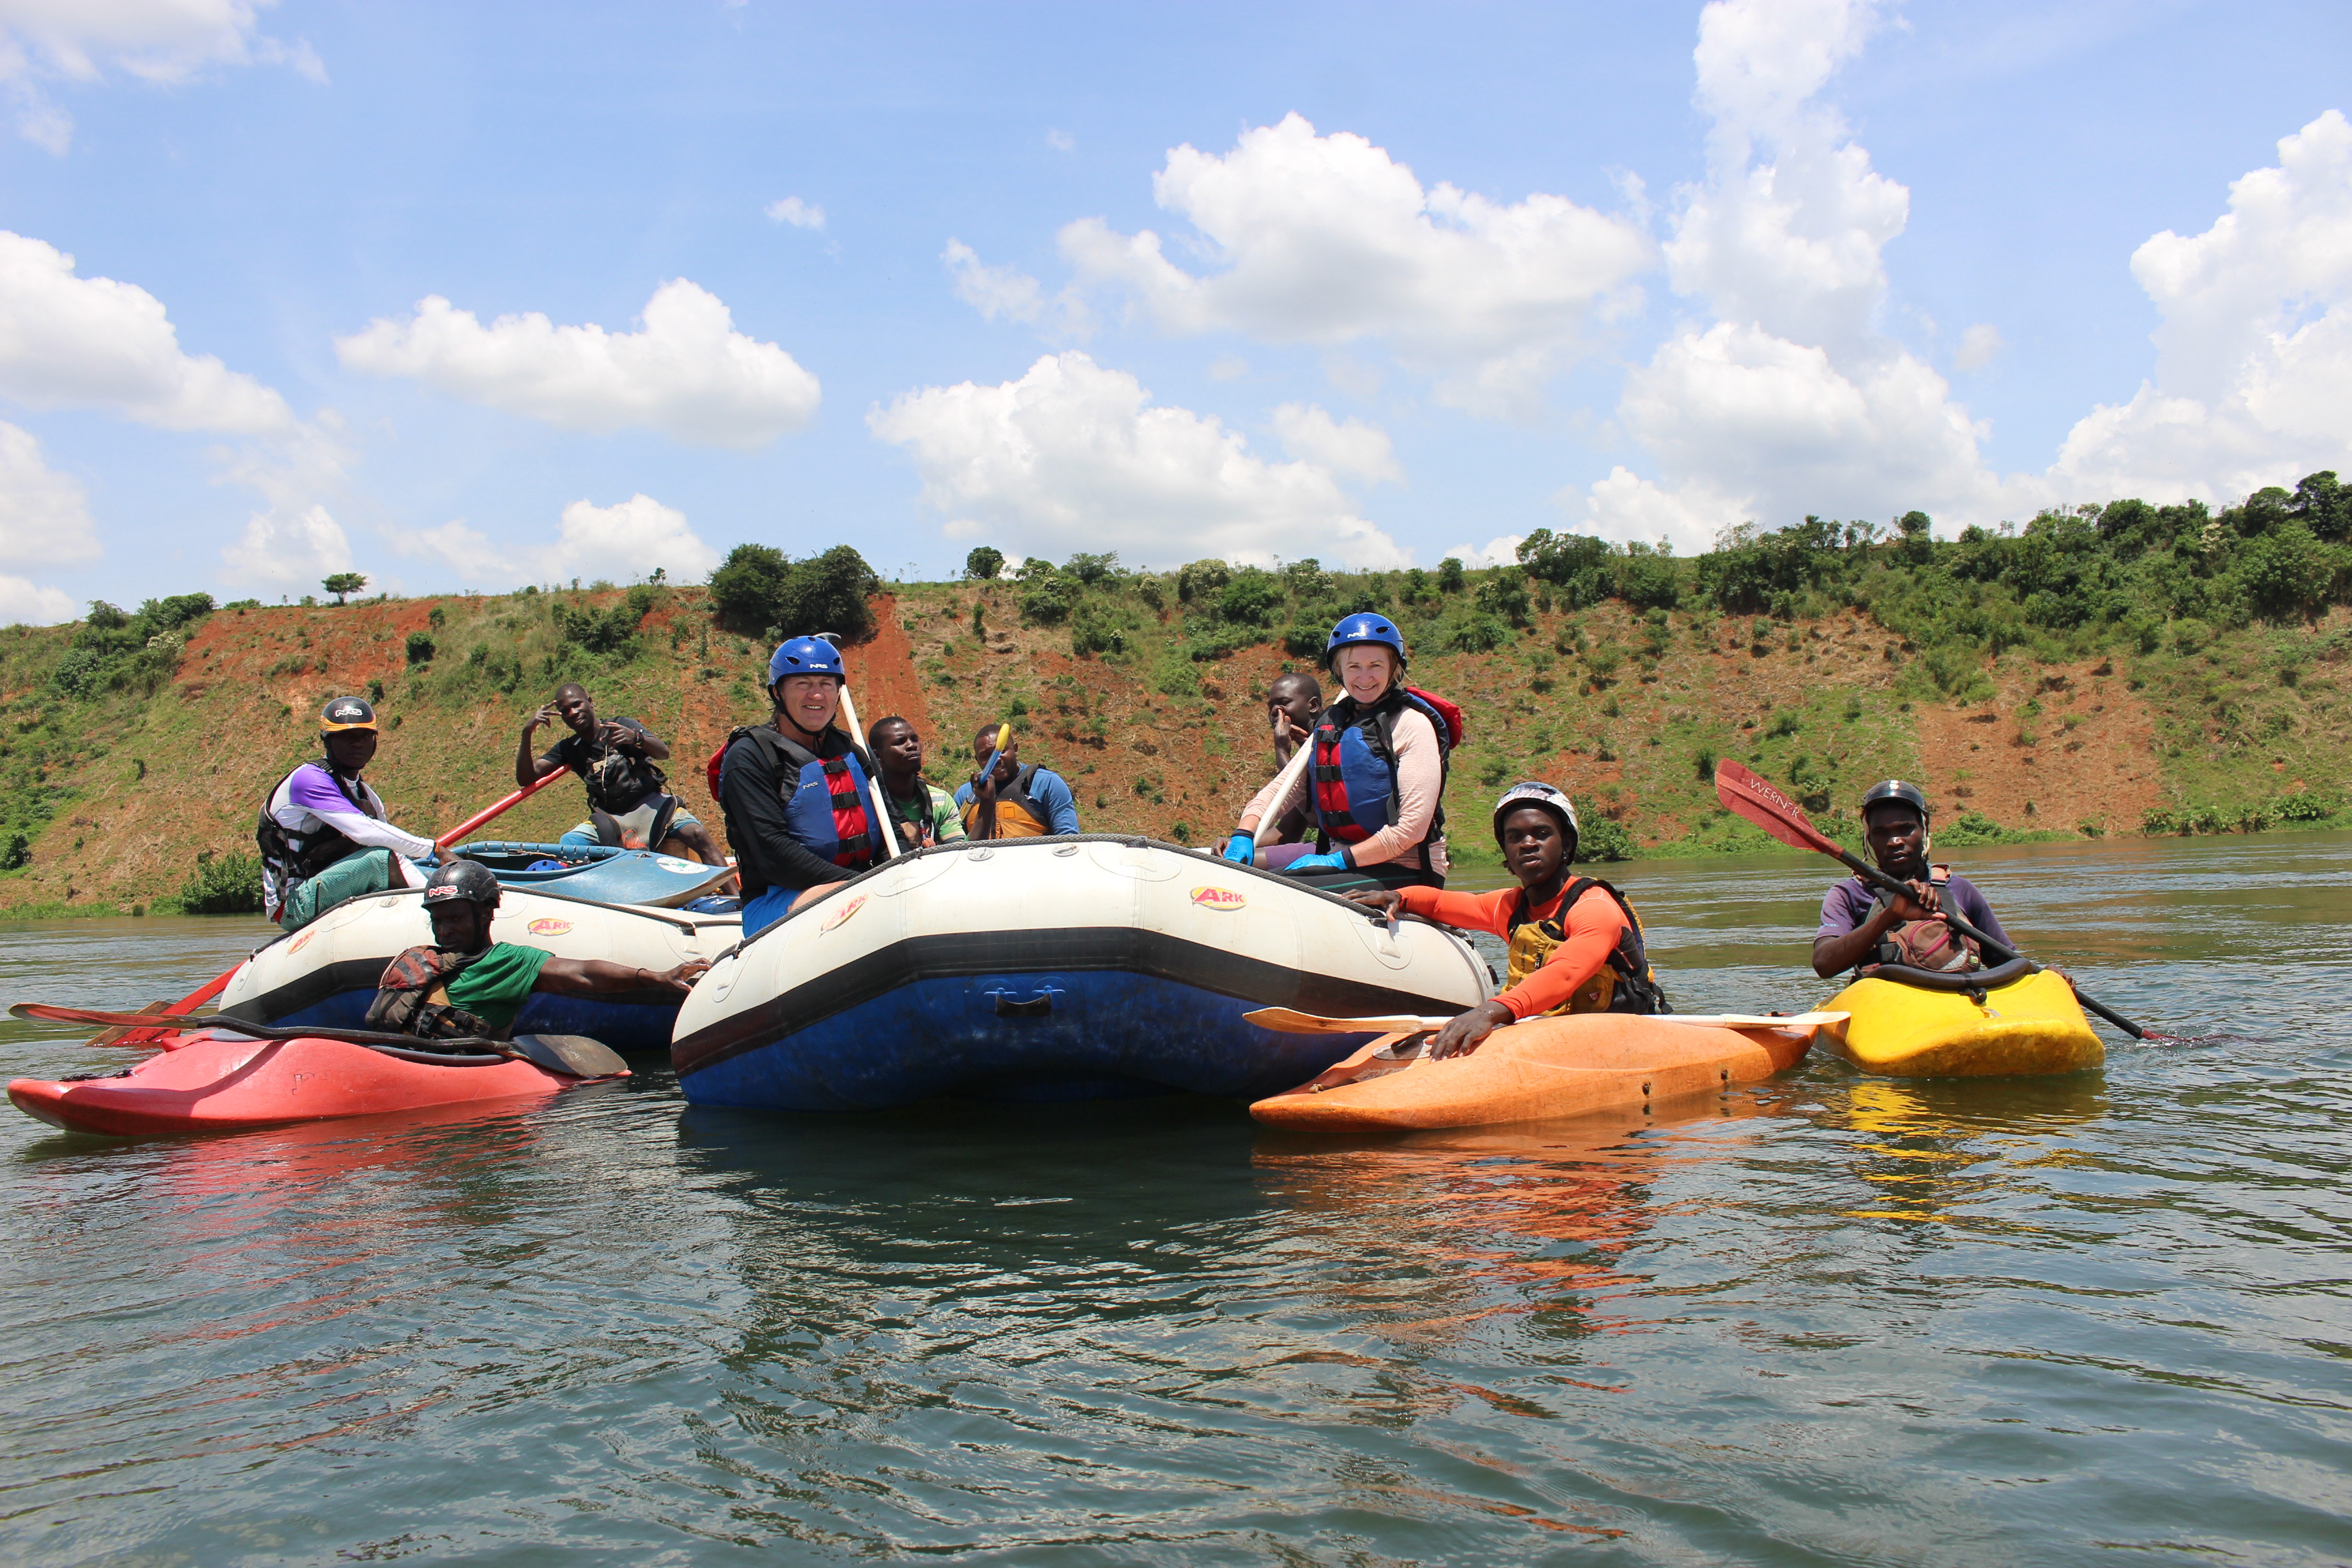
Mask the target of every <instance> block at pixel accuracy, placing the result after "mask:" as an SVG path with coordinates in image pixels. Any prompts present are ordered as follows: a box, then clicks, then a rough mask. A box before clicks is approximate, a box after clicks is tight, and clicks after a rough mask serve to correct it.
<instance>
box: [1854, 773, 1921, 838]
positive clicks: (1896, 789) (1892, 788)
mask: <svg viewBox="0 0 2352 1568" xmlns="http://www.w3.org/2000/svg"><path fill="white" fill-rule="evenodd" d="M1887 800H1899V801H1901V802H1902V803H1903V804H1904V805H1907V806H1909V807H1910V808H1911V809H1912V810H1914V811H1916V812H1917V813H1918V814H1919V822H1920V826H1926V825H1927V823H1928V822H1929V821H1930V820H1931V819H1932V818H1933V817H1934V816H1935V813H1934V812H1933V811H1932V810H1930V809H1929V807H1928V805H1927V795H1925V794H1923V793H1921V791H1920V788H1919V786H1918V785H1917V784H1911V783H1909V782H1907V781H1906V780H1903V779H1881V780H1880V781H1879V782H1878V783H1876V784H1873V785H1871V786H1870V787H1869V788H1868V789H1866V790H1864V791H1863V792H1862V819H1863V820H1864V822H1868V821H1869V820H1870V808H1871V807H1872V806H1874V805H1877V804H1879V802H1881V801H1887Z"/></svg>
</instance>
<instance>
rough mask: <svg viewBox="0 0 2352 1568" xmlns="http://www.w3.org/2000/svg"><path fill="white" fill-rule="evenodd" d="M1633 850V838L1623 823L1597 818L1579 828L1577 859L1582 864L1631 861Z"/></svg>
mask: <svg viewBox="0 0 2352 1568" xmlns="http://www.w3.org/2000/svg"><path fill="white" fill-rule="evenodd" d="M1633 849H1634V844H1633V835H1632V834H1631V833H1629V832H1627V831H1626V830H1625V826H1624V825H1623V824H1622V823H1617V822H1612V821H1610V820H1609V819H1608V818H1607V817H1605V816H1597V817H1595V818H1593V819H1592V820H1591V822H1587V823H1583V824H1580V826H1578V829H1577V834H1576V858H1577V859H1578V860H1579V861H1580V862H1591V863H1598V862H1601V861H1605V860H1631V859H1632V858H1633Z"/></svg>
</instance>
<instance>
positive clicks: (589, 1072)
mask: <svg viewBox="0 0 2352 1568" xmlns="http://www.w3.org/2000/svg"><path fill="white" fill-rule="evenodd" d="M8 1011H9V1012H10V1013H11V1014H12V1015H14V1016H16V1017H19V1018H33V1019H39V1020H42V1021H45V1022H48V1023H56V1024H115V1025H122V1024H130V1025H136V1024H138V1023H140V1022H141V1021H142V1020H143V1019H147V1018H151V1017H152V1016H153V1015H152V1014H149V1013H109V1012H105V1011H102V1010H100V1009H99V1008H96V1007H59V1006H55V1005H51V1004H49V1003H47V1002H19V1003H17V1004H16V1005H14V1006H12V1007H10V1008H9V1009H8ZM196 1026H197V1027H199V1028H205V1029H226V1030H228V1031H229V1032H230V1033H232V1034H238V1035H251V1036H252V1037H255V1038H256V1039H262V1040H340V1041H341V1042H342V1043H344V1044H345V1045H352V1046H365V1047H369V1048H370V1049H372V1050H373V1049H381V1048H382V1047H386V1046H394V1047H399V1048H400V1049H402V1050H409V1051H422V1050H428V1049H441V1050H447V1051H460V1050H463V1051H474V1052H488V1053H490V1054H493V1055H497V1056H501V1057H512V1058H515V1059H516V1060H518V1061H526V1062H529V1063H530V1064H531V1066H533V1067H539V1068H546V1069H547V1070H548V1071H550V1072H560V1073H562V1074H564V1075H566V1076H567V1077H571V1078H610V1077H612V1076H613V1075H614V1074H616V1073H626V1072H627V1071H628V1070H629V1064H628V1063H626V1062H625V1061H623V1060H622V1059H621V1058H619V1057H618V1056H616V1055H614V1052H613V1050H612V1049H611V1047H607V1046H605V1045H604V1044H603V1043H601V1042H599V1041H596V1040H592V1039H590V1038H588V1037H586V1036H585V1035H525V1036H523V1037H521V1038H520V1039H514V1040H493V1039H488V1038H486V1037H481V1036H478V1035H474V1036H467V1037H463V1038H460V1039H449V1040H425V1039H419V1038H418V1037H415V1036H414V1035H394V1034H389V1033H386V1032H384V1031H383V1030H380V1029H330V1028H324V1027H318V1028H314V1027H310V1026H303V1027H299V1028H278V1027H277V1026H273V1025H269V1024H248V1023H247V1022H245V1021H244V1020H243V1019H241V1018H223V1017H218V1016H215V1017H210V1018H205V1019H201V1020H197V1021H196Z"/></svg>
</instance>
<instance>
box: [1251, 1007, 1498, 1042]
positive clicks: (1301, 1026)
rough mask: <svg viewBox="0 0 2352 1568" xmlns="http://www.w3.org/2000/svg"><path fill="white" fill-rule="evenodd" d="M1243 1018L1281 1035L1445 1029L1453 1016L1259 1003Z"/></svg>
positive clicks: (1364, 1033) (1389, 1032)
mask: <svg viewBox="0 0 2352 1568" xmlns="http://www.w3.org/2000/svg"><path fill="white" fill-rule="evenodd" d="M1242 1021H1243V1022H1244V1023H1248V1024H1255V1025H1256V1026H1258V1027H1259V1028H1261V1029H1272V1030H1273V1031H1274V1032H1275V1033H1276V1034H1278V1035H1409V1034H1413V1033H1416V1032H1418V1031H1420V1030H1423V1029H1442V1028H1444V1027H1445V1026H1446V1025H1448V1024H1450V1023H1452V1022H1453V1021H1454V1020H1453V1019H1451V1018H1419V1017H1415V1016H1412V1014H1410V1013H1396V1014H1391V1015H1389V1016H1385V1017H1380V1018H1326V1017H1324V1016H1322V1015H1321V1014H1319V1013H1299V1012H1294V1011H1293V1010H1292V1009H1290V1008H1288V1007H1260V1008H1259V1009H1258V1010H1257V1011H1256V1012H1255V1013H1244V1014H1243V1015H1242Z"/></svg>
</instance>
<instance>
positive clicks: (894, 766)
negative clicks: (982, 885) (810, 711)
mask: <svg viewBox="0 0 2352 1568" xmlns="http://www.w3.org/2000/svg"><path fill="white" fill-rule="evenodd" d="M866 752H868V753H869V754H870V755H871V756H872V757H873V758H874V765H875V767H876V768H877V769H878V770H879V771H880V773H881V775H882V798H883V800H884V801H885V802H886V803H887V805H889V808H890V831H891V832H892V833H893V834H894V835H896V836H897V837H898V847H899V848H900V849H902V850H906V849H928V848H929V847H931V846H932V845H934V844H961V842H963V836H964V835H963V824H962V822H961V821H960V820H958V818H957V816H956V805H955V797H954V796H953V795H950V794H948V792H947V791H945V790H943V789H941V788H940V786H939V785H937V784H933V783H932V782H931V781H930V780H929V779H927V778H925V777H924V776H923V738H922V736H920V735H919V734H917V733H916V732H915V727H914V725H912V724H910V723H908V721H906V720H904V719H901V718H899V717H898V715H897V714H895V713H894V714H892V715H891V716H890V717H889V718H887V719H877V720H876V721H874V724H873V727H872V728H870V729H868V730H867V731H866Z"/></svg>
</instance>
